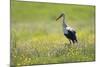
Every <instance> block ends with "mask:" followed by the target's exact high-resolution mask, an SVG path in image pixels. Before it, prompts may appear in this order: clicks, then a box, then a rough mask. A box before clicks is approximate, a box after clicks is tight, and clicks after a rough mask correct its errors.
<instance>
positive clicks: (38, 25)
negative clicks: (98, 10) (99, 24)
mask: <svg viewBox="0 0 100 67" xmlns="http://www.w3.org/2000/svg"><path fill="white" fill-rule="evenodd" d="M62 12H64V13H65V16H66V23H67V24H68V25H69V26H71V27H72V28H74V29H75V30H76V32H77V37H78V44H77V43H76V44H69V41H68V39H66V38H65V36H64V35H63V30H62V20H59V21H56V18H57V17H58V16H59V15H60V14H61V13H62ZM85 61H86V62H87V61H95V6H90V5H84V6H83V5H73V4H52V3H38V2H19V1H15V0H11V66H22V65H37V64H55V63H73V62H85Z"/></svg>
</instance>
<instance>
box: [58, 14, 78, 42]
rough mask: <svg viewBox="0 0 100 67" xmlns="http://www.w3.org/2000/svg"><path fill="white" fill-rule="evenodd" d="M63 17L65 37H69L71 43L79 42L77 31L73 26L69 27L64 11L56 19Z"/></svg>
mask: <svg viewBox="0 0 100 67" xmlns="http://www.w3.org/2000/svg"><path fill="white" fill-rule="evenodd" d="M61 17H62V18H63V23H62V27H63V32H64V35H65V37H67V38H68V40H69V41H70V44H71V41H72V42H73V43H75V42H77V37H76V31H75V30H74V29H73V28H71V27H69V26H68V25H67V24H66V23H65V15H64V13H62V14H61V15H60V16H59V17H58V18H57V19H56V20H58V19H59V18H61Z"/></svg>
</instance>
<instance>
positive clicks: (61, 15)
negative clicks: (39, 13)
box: [56, 13, 65, 21]
mask: <svg viewBox="0 0 100 67" xmlns="http://www.w3.org/2000/svg"><path fill="white" fill-rule="evenodd" d="M63 16H65V14H64V13H61V14H60V16H59V17H58V18H57V19H56V21H57V20H58V19H60V18H61V17H63Z"/></svg>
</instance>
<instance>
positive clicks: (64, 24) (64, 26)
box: [62, 15, 67, 28]
mask: <svg viewBox="0 0 100 67" xmlns="http://www.w3.org/2000/svg"><path fill="white" fill-rule="evenodd" d="M62 17H63V28H66V27H67V25H66V23H65V15H63V16H62Z"/></svg>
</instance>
